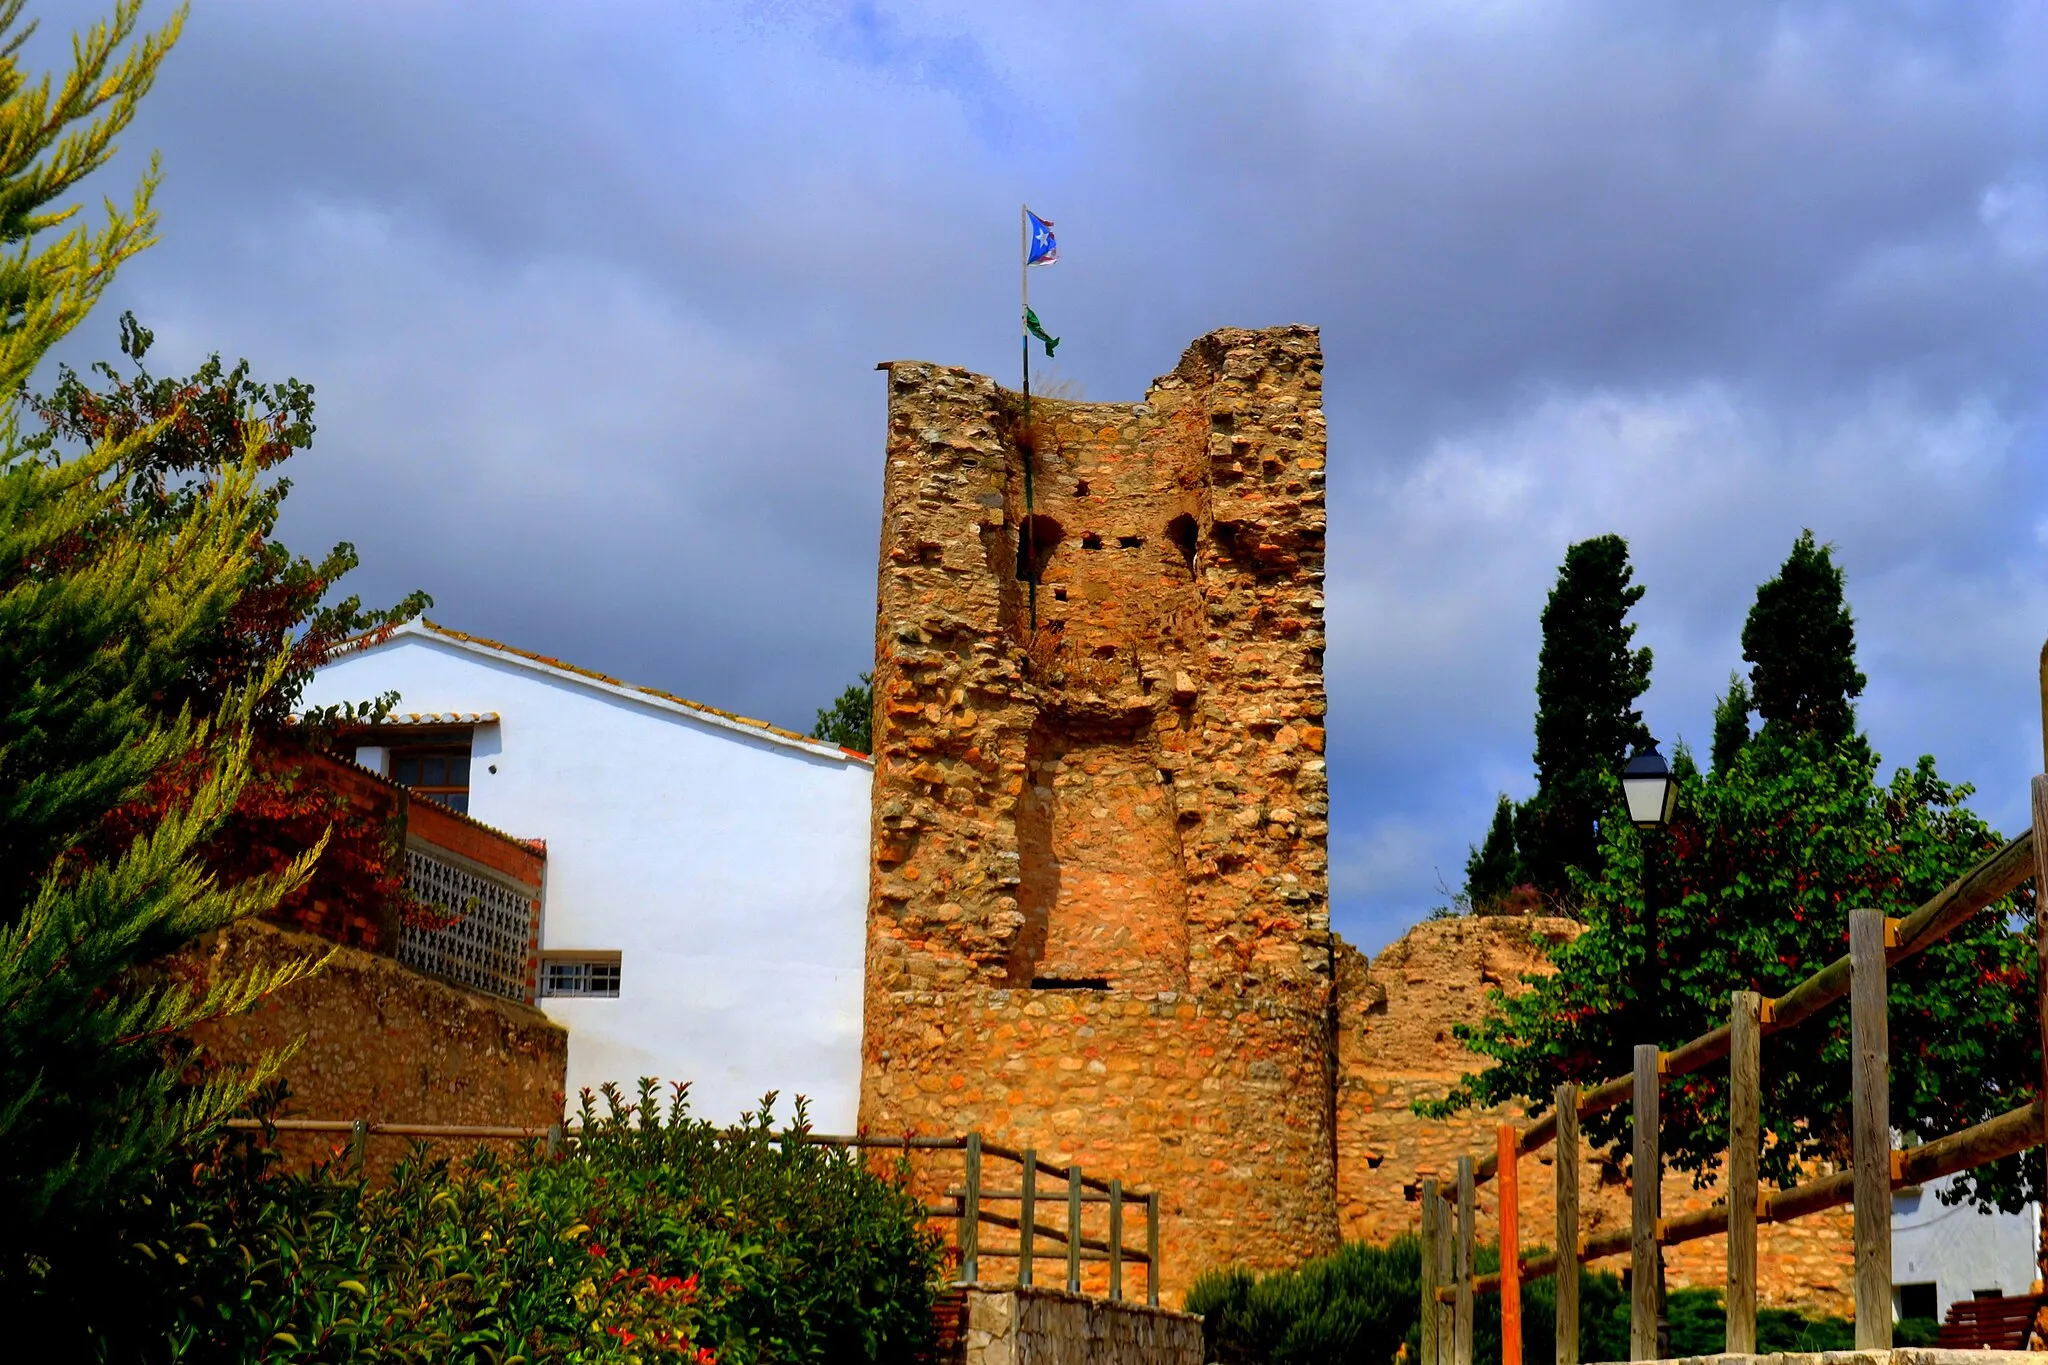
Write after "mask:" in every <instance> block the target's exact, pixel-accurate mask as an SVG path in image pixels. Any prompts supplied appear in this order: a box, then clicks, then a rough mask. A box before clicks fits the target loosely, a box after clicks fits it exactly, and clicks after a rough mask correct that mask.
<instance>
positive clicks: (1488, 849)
mask: <svg viewBox="0 0 2048 1365" xmlns="http://www.w3.org/2000/svg"><path fill="white" fill-rule="evenodd" d="M1527 880H1528V877H1527V876H1526V875H1525V873H1524V870H1523V867H1522V858H1521V854H1520V853H1519V852H1518V851H1517V850H1516V848H1515V803H1514V802H1513V801H1510V800H1509V799H1508V797H1507V794H1506V793H1505V792H1503V793H1502V794H1501V797H1500V800H1499V801H1498V802H1496V803H1495V805H1494V808H1493V824H1492V825H1490V826H1488V827H1487V831H1486V842H1485V843H1483V844H1480V845H1479V846H1478V847H1477V848H1474V849H1473V850H1472V851H1471V853H1470V854H1469V855H1468V856H1467V857H1466V859H1465V895H1466V898H1467V899H1468V900H1470V901H1471V903H1472V904H1473V905H1474V906H1480V905H1484V904H1486V903H1488V902H1491V901H1496V900H1499V899H1500V898H1501V897H1502V896H1505V895H1506V894H1507V893H1508V892H1510V891H1512V890H1514V888H1516V887H1517V886H1520V885H1522V883H1524V882H1526V881H1527Z"/></svg>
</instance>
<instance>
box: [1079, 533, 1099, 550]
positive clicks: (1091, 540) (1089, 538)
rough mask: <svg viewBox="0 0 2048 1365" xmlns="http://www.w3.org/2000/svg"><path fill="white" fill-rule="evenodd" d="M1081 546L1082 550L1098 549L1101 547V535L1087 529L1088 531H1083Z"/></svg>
mask: <svg viewBox="0 0 2048 1365" xmlns="http://www.w3.org/2000/svg"><path fill="white" fill-rule="evenodd" d="M1081 548H1082V549H1084V550H1099V549H1101V548H1102V537H1101V536H1098V535H1096V534H1095V533H1094V532H1093V531H1088V532H1085V533H1084V534H1083V535H1082V536H1081Z"/></svg>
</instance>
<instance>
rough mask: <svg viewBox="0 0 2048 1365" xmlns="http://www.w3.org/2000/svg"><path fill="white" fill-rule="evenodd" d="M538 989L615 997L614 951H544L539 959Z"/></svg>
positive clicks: (559, 993)
mask: <svg viewBox="0 0 2048 1365" xmlns="http://www.w3.org/2000/svg"><path fill="white" fill-rule="evenodd" d="M540 993H541V994H542V995H544V996H583V997H586V998H588V997H598V998H610V999H617V998H618V994H619V955H618V954H617V953H570V952H558V953H547V954H544V955H543V956H542V957H541V961H540Z"/></svg>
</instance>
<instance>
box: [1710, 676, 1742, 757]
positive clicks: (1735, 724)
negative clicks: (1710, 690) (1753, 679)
mask: <svg viewBox="0 0 2048 1365" xmlns="http://www.w3.org/2000/svg"><path fill="white" fill-rule="evenodd" d="M1749 711H1750V698H1749V684H1748V683H1746V682H1744V681H1743V680H1742V675H1741V674H1740V673H1730V674H1729V675H1728V691H1727V692H1726V693H1725V694H1723V695H1722V696H1721V698H1720V699H1719V700H1718V701H1716V702H1715V703H1714V747H1713V750H1712V751H1711V754H1710V761H1711V762H1712V764H1713V771H1714V772H1717V773H1723V772H1727V771H1728V770H1729V769H1731V768H1733V767H1734V766H1735V760H1736V758H1737V757H1738V756H1739V755H1740V754H1741V753H1742V749H1743V746H1744V745H1746V744H1748V743H1749Z"/></svg>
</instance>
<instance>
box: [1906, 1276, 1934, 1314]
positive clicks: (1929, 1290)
mask: <svg viewBox="0 0 2048 1365" xmlns="http://www.w3.org/2000/svg"><path fill="white" fill-rule="evenodd" d="M1899 1316H1900V1317H1902V1318H1939V1317H1940V1316H1941V1307H1940V1300H1939V1299H1938V1298H1937V1297H1936V1296H1935V1292H1934V1281H1932V1280H1923V1281H1922V1282H1920V1283H1919V1284H1902V1285H1900V1286H1899Z"/></svg>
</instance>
